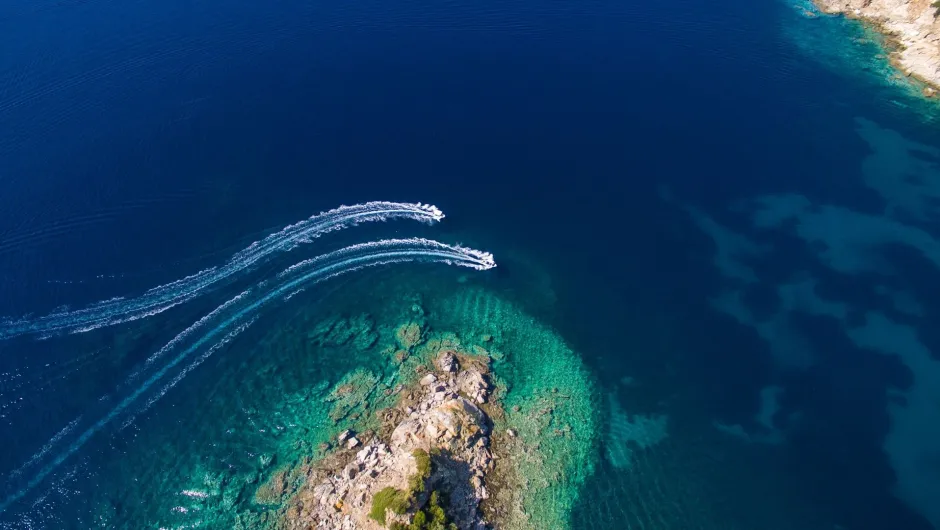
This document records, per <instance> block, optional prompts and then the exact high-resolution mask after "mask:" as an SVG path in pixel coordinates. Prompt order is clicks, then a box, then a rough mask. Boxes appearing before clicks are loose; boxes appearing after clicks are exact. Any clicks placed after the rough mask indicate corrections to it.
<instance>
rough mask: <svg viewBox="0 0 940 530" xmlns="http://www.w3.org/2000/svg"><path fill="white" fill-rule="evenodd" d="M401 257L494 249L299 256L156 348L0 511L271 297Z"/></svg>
mask: <svg viewBox="0 0 940 530" xmlns="http://www.w3.org/2000/svg"><path fill="white" fill-rule="evenodd" d="M403 262H427V263H445V264H448V265H458V266H462V267H469V268H472V269H476V270H487V269H492V268H493V267H495V266H496V262H495V261H494V260H493V256H492V254H490V253H488V252H481V251H479V250H474V249H470V248H465V247H461V246H457V245H447V244H445V243H440V242H438V241H434V240H430V239H422V238H412V239H386V240H381V241H374V242H369V243H361V244H358V245H352V246H349V247H345V248H343V249H340V250H337V251H335V252H330V253H328V254H324V255H322V256H318V257H316V258H312V259H308V260H305V261H301V262H300V263H297V264H295V265H293V266H291V267H289V268H287V269H286V270H284V271H283V272H281V273H280V274H278V275H277V276H276V277H275V278H273V279H272V280H266V281H263V282H261V283H259V284H258V285H256V286H255V287H252V288H250V289H248V290H246V291H243V292H242V293H240V294H238V295H237V296H235V297H234V298H232V299H230V300H228V301H227V302H225V303H224V304H222V305H220V306H219V307H217V308H216V309H214V310H213V311H212V312H210V313H209V314H207V315H206V316H204V317H203V318H201V319H199V320H197V321H196V322H195V323H193V324H192V325H191V326H189V327H188V328H186V329H185V330H183V331H182V332H181V333H180V334H179V335H177V336H176V337H174V338H173V340H171V341H170V342H169V343H167V345H166V346H164V347H163V348H161V349H160V350H159V351H157V352H156V353H154V354H153V355H152V356H151V357H150V358H149V359H147V361H146V366H145V368H144V370H146V369H147V368H153V366H154V365H155V363H156V361H157V360H159V359H160V358H162V357H164V356H166V355H167V354H168V353H171V352H172V353H173V354H174V355H175V356H174V357H173V358H172V359H170V360H169V361H168V362H167V363H166V364H164V365H162V366H161V367H160V368H158V369H156V370H154V371H153V372H152V373H150V375H149V377H147V379H146V380H144V382H143V383H141V384H140V385H138V386H137V387H136V388H135V389H134V391H133V392H131V393H130V394H128V395H127V396H126V397H125V398H124V399H123V400H121V401H120V402H119V403H118V404H117V405H116V406H115V407H114V408H112V409H111V410H110V411H108V412H107V414H105V415H104V416H103V417H101V418H100V419H99V420H98V421H96V422H95V423H93V424H92V425H90V426H89V427H87V428H86V429H84V430H83V431H81V434H80V435H79V436H78V437H77V438H75V439H74V441H72V442H71V443H69V445H67V446H66V447H65V448H64V449H63V450H62V451H61V452H59V453H58V455H57V456H55V458H53V459H52V460H51V461H49V462H48V463H47V464H46V465H45V466H44V467H42V468H41V469H40V470H39V471H38V472H37V473H36V474H35V476H33V478H31V479H30V480H29V482H28V483H26V485H25V486H23V487H22V488H21V489H19V490H18V491H16V492H14V493H12V494H10V495H9V496H7V497H6V499H4V500H3V501H2V502H0V513H2V512H4V511H5V510H6V509H7V508H8V507H9V506H10V505H11V504H13V503H14V502H16V501H18V500H19V499H21V498H22V497H23V496H25V495H26V494H27V493H28V492H29V491H30V490H32V489H33V488H35V487H36V486H37V485H39V484H40V483H41V482H42V481H43V480H45V479H46V478H47V477H48V476H49V475H50V474H51V473H52V472H53V471H55V469H56V468H57V467H59V466H60V465H61V464H62V463H63V462H65V461H66V459H68V458H69V457H70V456H72V455H73V454H75V453H76V452H77V451H78V450H79V449H81V447H82V446H83V445H85V443H87V442H88V440H90V439H91V438H92V436H94V435H95V434H96V433H97V432H98V431H100V430H101V429H103V428H104V427H105V426H106V425H108V424H109V423H110V422H111V421H113V420H114V419H115V418H117V417H118V416H120V415H122V414H124V413H125V412H127V415H128V417H127V419H125V421H124V425H125V426H126V425H128V424H129V423H130V422H131V421H133V419H134V418H135V417H136V416H137V415H138V414H140V413H141V412H143V411H144V410H147V409H148V408H149V407H150V406H151V405H153V404H154V403H155V402H156V401H157V400H159V399H160V398H161V397H162V396H163V395H164V394H166V392H167V391H169V390H170V389H171V388H172V387H173V386H175V385H176V384H177V383H178V382H179V381H180V380H182V379H183V377H185V375H186V374H188V373H189V372H190V371H191V370H193V369H194V368H195V367H196V366H198V365H199V364H201V363H202V362H203V361H205V359H207V358H208V357H209V356H210V355H212V353H214V352H215V351H217V350H218V349H220V348H221V347H222V346H224V345H225V344H227V343H228V342H229V341H231V340H232V339H233V338H235V336H237V335H238V334H239V333H240V332H241V331H243V330H244V329H246V328H248V327H249V326H250V325H251V324H252V323H253V322H254V321H255V320H256V319H257V318H258V314H257V313H258V311H259V310H260V309H261V308H262V307H264V306H266V305H267V304H269V303H270V302H272V301H277V300H284V299H287V298H290V297H292V296H294V295H295V294H296V293H297V292H299V291H300V290H303V289H305V288H307V287H309V286H311V285H314V284H316V283H319V282H322V281H324V280H328V279H330V278H334V277H336V276H339V275H341V274H345V273H348V272H352V271H356V270H360V269H364V268H366V267H375V266H379V265H385V264H391V263H403ZM203 348H204V349H203ZM200 350H202V353H201V354H199V355H198V356H197V357H196V359H195V360H194V361H193V362H191V363H190V364H188V365H186V366H184V367H183V368H182V369H181V370H180V371H179V372H177V373H176V375H175V376H174V377H172V378H170V380H169V382H167V383H166V384H164V385H163V386H162V387H159V388H158V389H157V391H156V392H154V393H153V394H152V395H151V397H150V398H149V399H148V400H147V401H146V403H145V404H144V406H143V407H141V408H139V409H137V410H135V411H130V412H128V411H129V409H130V408H131V407H132V406H133V405H134V404H135V403H136V402H137V401H138V400H139V399H140V398H141V397H142V396H144V395H145V394H147V393H148V391H149V390H150V389H151V388H152V387H154V385H156V384H157V383H159V382H160V381H161V380H163V379H164V378H166V377H167V375H168V374H169V373H170V371H171V370H172V369H173V368H175V367H177V366H178V365H180V364H181V363H183V361H185V360H186V359H187V358H189V357H190V356H192V354H193V353H195V352H197V351H200ZM134 377H135V375H132V376H131V378H134ZM73 430H74V425H72V424H70V425H69V426H68V427H67V429H64V430H63V431H62V432H60V434H59V435H57V436H56V437H54V438H53V439H52V440H50V442H49V443H48V444H46V446H44V447H43V449H42V451H41V452H40V453H38V454H37V455H36V456H34V457H33V458H32V459H30V460H29V461H28V462H27V463H26V464H25V465H24V466H22V467H21V468H20V469H19V470H18V472H19V473H22V472H23V470H25V469H26V468H29V467H35V465H39V464H40V463H41V462H42V461H43V460H44V456H45V455H46V454H47V453H48V452H49V451H50V450H51V448H52V447H53V446H56V445H63V444H64V443H68V442H67V441H65V442H63V440H62V439H63V438H64V437H65V435H67V434H69V433H71V431H73ZM60 442H62V443H60ZM10 478H12V477H10Z"/></svg>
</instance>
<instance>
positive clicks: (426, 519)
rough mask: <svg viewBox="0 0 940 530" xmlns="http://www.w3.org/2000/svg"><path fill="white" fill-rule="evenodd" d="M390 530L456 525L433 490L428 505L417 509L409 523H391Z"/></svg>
mask: <svg viewBox="0 0 940 530" xmlns="http://www.w3.org/2000/svg"><path fill="white" fill-rule="evenodd" d="M425 454H427V453H425ZM391 530H457V525H455V524H454V523H452V522H450V520H449V519H448V517H447V514H446V513H444V508H442V507H441V501H440V496H439V495H438V493H437V492H436V491H434V492H432V493H431V499H430V500H429V501H428V505H427V506H426V507H425V509H423V510H418V513H416V514H415V516H414V518H413V519H412V520H411V524H407V525H406V524H403V523H392V526H391Z"/></svg>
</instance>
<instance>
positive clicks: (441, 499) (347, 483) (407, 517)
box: [282, 350, 497, 530]
mask: <svg viewBox="0 0 940 530" xmlns="http://www.w3.org/2000/svg"><path fill="white" fill-rule="evenodd" d="M435 365H436V366H435V367H434V369H429V370H422V372H424V375H423V376H422V377H421V379H420V380H419V381H418V383H417V384H416V385H413V386H412V387H401V388H398V389H397V390H398V393H399V394H400V400H399V403H398V405H397V406H395V407H393V408H389V409H385V410H384V411H383V412H382V424H381V427H380V429H379V431H378V432H368V433H363V434H358V433H354V432H352V431H351V430H346V431H343V432H342V433H340V434H339V436H338V437H337V439H336V445H337V449H336V450H335V451H334V452H333V453H331V454H330V455H329V457H328V458H325V459H324V460H322V461H321V462H319V463H318V464H316V465H314V466H312V467H311V468H310V471H309V475H308V482H307V485H306V486H305V487H304V488H303V489H302V490H301V491H300V492H299V493H298V494H297V495H295V496H294V497H293V498H292V499H291V501H290V507H289V508H288V510H287V511H286V512H285V514H284V519H283V523H284V524H283V525H282V526H283V527H284V528H289V529H298V530H300V529H303V530H306V529H308V528H337V529H339V528H341V529H350V530H351V529H354V528H383V527H388V528H393V529H415V530H418V529H425V528H428V529H431V528H440V529H445V528H448V529H450V528H454V529H456V528H460V529H474V530H477V529H483V528H486V524H485V522H484V520H483V518H482V516H481V514H480V512H479V505H480V502H481V501H483V500H485V499H487V498H488V497H489V494H488V492H487V487H486V482H487V475H488V474H489V473H491V472H492V471H494V467H495V465H494V461H493V453H492V452H491V441H490V435H491V434H492V421H491V420H490V416H489V414H487V412H485V411H484V410H483V408H481V407H486V408H490V409H491V410H490V412H491V413H492V412H497V411H495V410H493V406H491V407H487V401H488V398H489V397H490V390H491V387H490V384H489V382H488V381H487V375H488V373H489V369H488V362H487V360H486V359H483V358H479V357H477V358H469V357H466V356H463V358H462V359H458V354H457V353H456V352H454V351H451V350H446V351H444V352H442V353H441V354H440V355H439V356H438V359H437V362H436V363H435ZM464 367H466V368H464ZM360 438H362V439H361V440H360Z"/></svg>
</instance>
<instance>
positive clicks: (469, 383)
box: [457, 370, 490, 403]
mask: <svg viewBox="0 0 940 530" xmlns="http://www.w3.org/2000/svg"><path fill="white" fill-rule="evenodd" d="M457 383H458V385H459V386H460V390H461V391H462V392H463V393H464V394H466V395H467V396H469V397H470V399H472V400H473V401H474V402H476V403H486V400H487V398H488V397H489V395H490V384H489V383H488V382H487V381H486V378H485V377H484V376H483V374H481V373H480V372H477V371H476V370H466V371H464V372H461V373H460V375H459V376H457Z"/></svg>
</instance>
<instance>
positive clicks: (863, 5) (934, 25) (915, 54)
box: [814, 0, 940, 96]
mask: <svg viewBox="0 0 940 530" xmlns="http://www.w3.org/2000/svg"><path fill="white" fill-rule="evenodd" d="M814 1H815V3H816V5H817V6H819V8H820V10H822V11H824V12H826V13H832V14H837V13H839V14H844V15H846V16H848V17H853V18H858V19H861V20H863V21H865V22H868V23H870V24H872V25H873V26H874V27H875V28H876V29H878V30H879V31H880V32H881V33H883V34H884V35H885V36H886V37H887V38H888V39H889V41H890V42H891V43H892V45H893V46H894V47H895V48H896V49H895V50H893V51H892V52H891V61H892V63H893V64H894V65H896V66H897V67H898V68H899V69H900V70H901V71H902V72H904V73H905V74H906V75H909V76H913V77H916V78H917V79H919V80H921V81H923V82H925V83H927V84H928V85H931V86H929V87H927V88H925V89H924V95H926V96H934V95H936V91H937V89H940V18H938V17H937V11H938V4H937V2H936V1H935V0H814Z"/></svg>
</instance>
